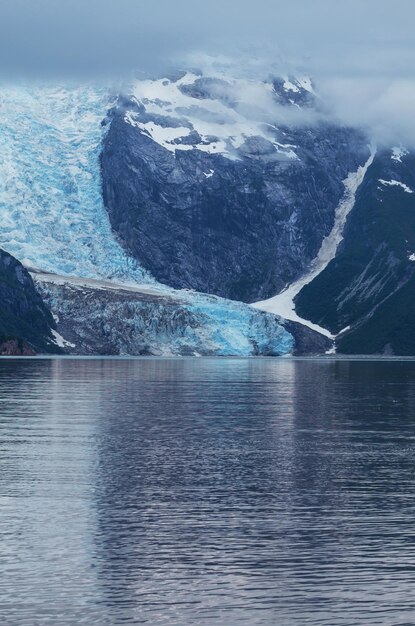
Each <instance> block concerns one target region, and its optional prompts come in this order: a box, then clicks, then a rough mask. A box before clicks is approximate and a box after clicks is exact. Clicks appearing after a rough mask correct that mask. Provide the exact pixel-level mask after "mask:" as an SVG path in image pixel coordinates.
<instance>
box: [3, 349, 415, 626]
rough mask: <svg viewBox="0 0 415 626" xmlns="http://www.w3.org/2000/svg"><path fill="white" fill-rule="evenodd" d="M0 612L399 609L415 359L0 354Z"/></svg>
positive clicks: (363, 620) (228, 613) (246, 620)
mask: <svg viewBox="0 0 415 626" xmlns="http://www.w3.org/2000/svg"><path fill="white" fill-rule="evenodd" d="M0 440H1V441H0V445H1V455H0V507H1V508H0V537H1V540H0V556H1V558H0V573H1V578H0V606H1V609H0V613H1V616H2V623H5V624H7V625H8V626H21V625H26V624H27V625H30V626H37V625H43V624H54V625H56V624H59V625H63V626H66V625H68V626H69V625H71V626H72V625H73V624H88V625H91V624H93V625H95V624H97V625H98V624H99V625H100V626H101V625H110V624H111V625H113V624H141V623H148V624H157V625H159V624H160V625H163V624H177V625H184V624H218V625H219V624H267V625H268V624H270V625H271V624H284V625H289V626H291V625H293V626H294V625H298V624H303V623H308V624H315V625H317V624H318V625H327V626H337V625H346V624H347V625H351V624H373V625H374V624H385V625H390V624H413V623H415V600H414V597H415V546H414V532H413V529H414V519H415V500H414V496H415V483H414V467H415V466H414V449H415V362H397V361H389V362H388V361H381V362H374V361H369V362H365V361H354V362H352V361H330V360H319V361H311V360H305V361H301V360H284V359H280V360H278V359H275V360H273V359H263V360H260V359H250V360H249V359H246V360H245V359H229V360H228V359H225V360H219V359H199V360H198V359H183V360H179V359H177V360H175V359H173V360H168V359H164V360H163V359H149V360H110V359H109V360H98V359H97V360H27V361H24V360H5V361H1V362H0Z"/></svg>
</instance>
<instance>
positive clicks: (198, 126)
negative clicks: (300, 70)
mask: <svg viewBox="0 0 415 626" xmlns="http://www.w3.org/2000/svg"><path fill="white" fill-rule="evenodd" d="M293 80H294V79H291V80H288V78H287V79H285V82H284V85H283V89H284V90H285V92H287V102H286V104H288V103H293V102H292V100H290V97H289V94H290V93H300V92H302V91H304V92H307V93H313V91H312V89H313V88H312V84H311V80H310V79H308V78H302V79H299V80H295V81H294V82H293ZM132 94H133V99H134V101H135V102H136V104H137V108H138V110H127V111H126V113H125V117H124V119H125V122H126V123H128V124H130V125H131V126H134V127H136V128H137V129H138V130H140V131H141V132H142V133H144V134H145V135H147V136H148V137H150V138H151V139H152V140H153V141H155V142H156V143H157V144H159V145H160V146H162V147H163V148H165V149H166V150H169V151H170V152H173V153H175V152H176V151H189V150H195V149H197V150H200V151H203V152H207V153H209V154H222V155H223V156H225V157H227V158H230V159H233V158H237V155H238V150H239V149H240V148H241V147H242V146H243V145H244V144H245V142H246V141H247V139H250V138H253V137H259V138H261V139H262V140H265V141H267V142H269V143H270V145H271V147H272V146H273V147H274V150H275V152H277V153H279V154H280V155H281V157H284V158H288V159H295V158H296V153H295V146H291V145H285V143H284V141H281V139H282V138H281V136H280V135H279V133H278V129H277V128H276V127H275V125H274V124H273V123H272V111H273V110H275V109H276V107H277V102H276V93H275V86H274V84H273V82H272V80H268V81H253V80H248V79H233V78H229V77H222V78H218V77H215V78H212V77H203V76H201V75H197V74H194V73H192V72H187V73H185V74H184V75H183V76H182V77H181V78H179V79H177V78H175V77H173V78H167V77H166V78H161V79H158V80H139V81H136V82H135V83H134V85H133V87H132ZM296 106H298V105H296Z"/></svg>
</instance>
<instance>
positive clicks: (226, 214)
mask: <svg viewBox="0 0 415 626" xmlns="http://www.w3.org/2000/svg"><path fill="white" fill-rule="evenodd" d="M319 116H320V111H319V101H318V98H317V97H316V96H315V94H314V93H313V88H312V86H311V82H310V81H309V80H307V79H301V80H299V81H295V80H294V79H291V80H288V79H276V78H269V79H268V80H264V81H261V80H259V81H252V80H242V79H240V80H233V79H231V78H228V77H223V78H220V79H219V78H218V77H213V78H212V77H209V76H203V75H197V74H195V73H194V72H193V73H190V72H187V73H184V74H178V75H175V76H169V77H164V78H161V79H159V80H143V81H138V82H136V83H135V84H134V85H133V87H132V88H131V95H130V96H129V97H127V98H126V97H123V98H120V99H119V100H118V102H117V104H116V105H115V106H114V107H113V109H112V110H111V112H110V115H109V130H108V132H107V134H106V135H105V138H104V145H103V151H102V156H101V164H102V179H103V191H104V202H105V205H106V207H107V209H108V212H109V216H110V220H111V224H112V227H113V229H114V231H115V232H116V233H117V235H118V236H119V238H120V241H122V242H123V244H124V246H125V247H126V249H127V250H128V252H129V254H131V255H132V256H134V258H136V259H137V261H138V262H139V263H140V265H141V266H142V267H144V268H145V269H146V270H148V271H149V272H150V273H151V274H152V275H153V276H154V277H155V278H156V279H157V280H159V281H161V282H163V283H167V284H169V285H172V286H174V287H177V288H181V287H186V288H194V289H196V290H198V291H202V292H208V293H215V294H218V295H221V296H224V297H228V298H232V299H237V300H243V301H245V302H253V301H256V300H262V299H265V298H268V297H271V296H273V295H275V294H276V293H278V292H279V291H281V289H283V288H284V287H285V286H286V285H287V284H288V283H291V282H292V281H293V280H295V279H297V278H298V277H300V276H301V275H302V273H303V272H304V271H305V270H306V268H307V267H308V265H309V263H310V262H311V261H312V260H313V259H314V258H315V257H316V255H317V253H318V251H319V248H320V246H321V242H322V239H323V238H324V237H325V236H327V235H328V234H329V233H330V232H331V229H332V228H333V225H334V221H335V212H336V209H337V207H338V204H339V202H340V200H341V198H342V197H343V193H344V184H343V180H344V179H346V178H347V176H348V175H349V174H350V172H355V171H356V170H357V169H358V168H359V166H361V165H363V164H364V163H366V161H367V159H368V158H369V154H370V150H369V147H368V145H367V140H366V138H365V137H363V136H362V135H361V133H359V132H357V131H355V130H353V129H348V128H342V127H339V126H337V125H334V124H329V123H328V122H327V121H319V122H318V123H317V121H316V120H318V119H319Z"/></svg>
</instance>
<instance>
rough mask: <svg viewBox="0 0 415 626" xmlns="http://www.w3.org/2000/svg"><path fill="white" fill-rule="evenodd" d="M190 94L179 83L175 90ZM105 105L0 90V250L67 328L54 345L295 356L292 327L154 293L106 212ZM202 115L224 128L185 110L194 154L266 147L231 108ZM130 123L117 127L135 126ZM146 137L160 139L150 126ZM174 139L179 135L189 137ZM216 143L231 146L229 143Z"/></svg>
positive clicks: (101, 92) (108, 95)
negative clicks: (28, 276)
mask: <svg viewBox="0 0 415 626" xmlns="http://www.w3.org/2000/svg"><path fill="white" fill-rule="evenodd" d="M191 78H192V80H193V79H194V77H193V76H191ZM190 84H191V81H190V76H189V75H188V74H186V76H185V77H184V78H183V80H182V81H181V83H180V84H179V85H178V87H184V86H186V85H190ZM137 85H138V84H136V97H137V98H138V96H139V95H141V98H142V101H143V102H145V103H146V107H147V108H148V109H152V108H157V107H159V106H161V105H160V101H159V100H158V99H157V98H154V99H150V98H148V97H145V96H150V93H146V94H144V93H141V94H139V93H138V88H139V87H138V86H137ZM155 86H156V87H157V89H168V90H170V91H171V90H172V89H173V86H172V83H171V82H166V81H150V82H148V83H145V82H144V83H142V84H141V87H140V88H141V89H147V88H149V89H150V88H151V90H153V89H154V87H155ZM260 89H261V90H263V91H265V92H267V90H269V89H270V85H268V84H265V83H261V85H260ZM174 90H176V91H177V93H178V94H179V95H178V96H177V97H178V98H181V99H180V101H178V102H177V104H178V105H179V104H180V105H182V106H183V105H184V104H186V105H189V100H191V98H190V96H187V95H186V94H185V93H182V92H180V91H178V88H177V86H174ZM151 95H154V94H153V93H151ZM114 102H115V96H114V95H113V92H112V91H111V89H110V88H109V87H107V86H97V85H95V86H92V85H89V86H86V85H70V86H69V85H65V86H62V85H50V84H48V85H40V84H37V85H34V84H32V85H8V86H5V85H3V86H2V88H1V89H0V155H1V156H0V216H1V222H0V249H4V250H6V251H7V252H9V253H10V254H12V255H13V256H14V257H16V258H17V259H18V260H20V261H21V262H22V263H23V264H24V265H25V266H26V267H27V268H29V269H30V270H31V271H32V275H33V277H34V278H35V281H36V285H37V286H38V289H39V291H40V293H41V294H42V296H43V298H44V299H45V301H46V302H47V304H48V305H49V306H50V308H51V311H52V312H53V314H54V316H55V319H56V320H62V319H63V320H65V321H64V322H62V321H60V322H57V329H56V330H55V329H54V330H53V331H52V334H53V336H54V338H55V343H56V345H57V346H58V347H60V348H62V349H63V350H64V351H65V352H67V353H70V354H83V353H90V354H93V353H102V354H103V353H105V350H107V351H108V353H109V354H146V353H148V354H164V355H179V354H192V355H200V354H212V355H220V356H233V355H235V356H252V355H285V354H290V353H293V352H294V351H295V350H296V340H295V339H294V335H295V332H296V331H295V329H293V326H287V328H285V327H284V320H282V319H281V318H280V317H278V316H275V315H273V314H269V313H263V312H261V311H257V310H255V309H254V308H252V307H250V306H249V305H246V304H242V303H239V302H235V301H231V300H227V299H224V298H220V297H218V296H213V295H207V294H203V293H198V292H196V291H186V290H174V289H172V288H170V287H168V286H167V285H162V284H160V283H158V282H157V281H156V280H155V279H154V278H153V277H152V276H151V274H150V273H149V272H148V271H147V270H145V269H144V268H143V267H142V266H141V265H140V263H139V261H137V260H136V259H134V258H133V257H132V256H130V255H129V253H128V252H127V251H126V250H125V249H124V248H123V246H122V245H121V243H120V242H119V241H118V240H117V235H116V234H115V233H114V231H113V230H112V228H111V224H110V219H109V215H108V212H107V209H106V207H105V205H104V201H103V196H102V180H101V169H100V155H101V150H102V145H103V141H104V138H105V135H106V132H107V124H108V122H109V119H110V118H109V117H108V111H109V110H110V109H111V107H112V106H113V104H114ZM203 104H204V107H207V108H209V107H210V109H212V110H211V111H210V112H211V113H212V114H213V113H216V114H217V115H219V114H220V116H222V115H225V113H226V112H227V115H228V116H229V119H230V118H232V120H231V126H230V127H228V126H226V124H224V125H223V126H222V123H223V119H222V117H220V121H219V122H218V121H217V120H218V119H219V118H217V119H216V118H215V119H213V118H212V119H213V121H212V120H210V121H209V120H205V121H203V120H202V121H201V120H200V119H199V118H200V111H195V109H194V108H189V111H187V113H189V115H191V117H192V123H193V128H194V126H195V125H197V124H198V131H199V132H200V134H199V136H200V137H201V138H202V139H201V140H202V144H201V145H200V146H199V145H198V146H197V148H198V149H199V150H201V151H202V152H209V151H210V150H215V151H216V150H217V152H221V149H222V148H221V146H222V143H223V145H225V143H226V149H225V148H224V156H225V153H226V156H227V157H228V158H230V159H233V158H235V155H234V153H233V151H234V150H235V149H237V148H238V147H240V145H241V144H242V143H243V142H244V141H245V139H246V138H247V137H249V136H252V134H254V135H256V134H257V133H258V134H263V135H266V136H268V137H269V132H270V131H269V130H264V126H263V125H261V124H259V123H258V122H254V120H253V119H250V120H248V121H247V120H246V119H243V118H242V116H241V115H240V113H239V112H236V111H234V110H233V109H232V107H231V108H229V107H227V106H225V105H223V104H221V103H214V102H213V101H209V99H207V100H205V101H204V103H203ZM163 106H165V105H163ZM215 107H216V109H217V110H213V109H215ZM178 108H180V107H178ZM225 109H226V110H225ZM181 113H182V114H184V111H183V109H182V110H181ZM131 116H132V117H131V118H129V119H128V120H126V121H128V122H129V123H132V124H133V125H135V124H136V123H137V120H135V119H133V114H131ZM193 116H194V117H193ZM187 124H190V122H189V121H187ZM161 128H162V127H161ZM146 130H148V131H149V132H150V131H151V130H153V131H154V132H156V131H157V132H158V129H156V128H155V126H154V127H153V126H152V128H151V129H150V128H149V129H146ZM159 130H160V129H159ZM162 130H163V132H162V133H161V135H160V137H159V141H160V142H161V143H166V146H165V147H166V148H167V149H171V150H173V151H175V150H180V149H181V147H183V149H186V148H185V147H184V146H186V144H185V143H183V144H181V143H179V144H174V145H170V144H169V142H170V141H171V138H170V135H169V133H170V130H169V128H167V127H164V128H163V129H162ZM219 130H221V132H222V136H220V137H218V136H217V135H218V134H219ZM176 131H177V133H184V136H186V134H187V132H188V131H189V129H188V128H185V129H184V131H183V129H182V128H179V129H176ZM202 131H204V132H202ZM213 131H215V133H216V138H215V139H213V137H212V134H213ZM160 132H161V130H160ZM163 133H164V134H163ZM223 133H224V134H225V135H230V139H229V141H226V142H225V137H224V136H223ZM180 146H181V147H180ZM188 147H189V146H188ZM222 147H223V146H222ZM293 148H295V146H293V145H285V144H282V143H281V144H278V145H276V149H277V150H278V151H281V153H282V154H284V156H285V158H288V159H290V158H292V157H293V156H294V157H295V155H294V153H292V149H293ZM203 175H204V177H205V178H206V179H207V180H208V179H210V178H212V177H215V176H216V171H215V170H214V169H213V168H206V169H205V170H204V171H203ZM88 281H92V283H91V282H88ZM97 328H98V329H99V331H98V330H97ZM68 333H69V334H68ZM88 335H90V336H91V338H90V339H88ZM94 337H95V339H94ZM310 341H311V342H313V341H315V340H314V339H311V340H310ZM105 346H107V348H105Z"/></svg>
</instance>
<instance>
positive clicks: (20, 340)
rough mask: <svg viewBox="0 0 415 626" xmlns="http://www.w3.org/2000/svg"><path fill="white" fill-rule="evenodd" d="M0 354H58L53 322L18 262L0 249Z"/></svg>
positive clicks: (29, 278)
mask: <svg viewBox="0 0 415 626" xmlns="http://www.w3.org/2000/svg"><path fill="white" fill-rule="evenodd" d="M0 301H1V306H0V354H3V355H19V354H21V355H26V356H28V355H33V354H36V353H39V352H42V353H43V352H47V353H59V352H60V350H59V348H58V346H57V345H56V343H55V338H54V329H55V322H54V320H53V317H52V315H51V313H50V311H49V310H48V308H47V306H46V305H45V303H44V302H43V300H42V298H41V297H40V295H39V294H38V293H37V291H36V289H35V286H34V284H33V281H32V279H31V277H30V275H29V273H28V272H27V271H26V270H25V268H24V267H23V266H22V264H21V263H19V261H17V260H16V259H15V258H13V257H12V256H11V255H10V254H8V253H7V252H4V251H3V250H0Z"/></svg>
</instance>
